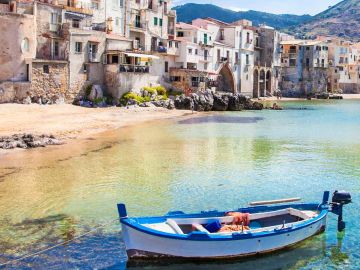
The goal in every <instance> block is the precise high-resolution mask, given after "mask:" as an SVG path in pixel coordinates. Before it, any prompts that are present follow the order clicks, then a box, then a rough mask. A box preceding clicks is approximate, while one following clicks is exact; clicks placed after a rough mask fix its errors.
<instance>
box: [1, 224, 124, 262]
mask: <svg viewBox="0 0 360 270" xmlns="http://www.w3.org/2000/svg"><path fill="white" fill-rule="evenodd" d="M118 220H119V219H118V218H116V219H114V220H111V221H109V222H107V223H104V224H102V225H99V226H97V227H95V228H94V229H92V230H90V231H88V232H86V233H83V234H80V235H79V236H76V237H74V238H72V239H70V240H67V241H64V242H62V243H59V244H56V245H54V246H50V247H47V248H45V249H42V250H39V251H36V252H32V253H28V254H25V255H24V256H22V257H20V258H17V259H14V260H10V261H7V262H5V263H2V264H0V267H2V266H5V265H9V264H13V263H16V262H19V261H22V260H25V259H27V258H31V257H35V256H37V255H40V254H42V253H45V252H47V251H49V250H52V249H54V248H57V247H59V246H62V245H65V244H68V243H71V242H73V241H75V240H77V239H80V238H82V237H84V236H86V235H89V234H91V233H93V232H95V231H97V230H98V229H100V228H103V227H106V226H108V225H110V224H111V223H113V222H115V221H118Z"/></svg>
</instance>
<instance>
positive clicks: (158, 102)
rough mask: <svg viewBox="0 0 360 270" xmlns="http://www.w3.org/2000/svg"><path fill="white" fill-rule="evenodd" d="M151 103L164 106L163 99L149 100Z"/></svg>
mask: <svg viewBox="0 0 360 270" xmlns="http://www.w3.org/2000/svg"><path fill="white" fill-rule="evenodd" d="M151 103H152V104H153V105H154V106H156V107H164V101H163V100H154V101H151Z"/></svg>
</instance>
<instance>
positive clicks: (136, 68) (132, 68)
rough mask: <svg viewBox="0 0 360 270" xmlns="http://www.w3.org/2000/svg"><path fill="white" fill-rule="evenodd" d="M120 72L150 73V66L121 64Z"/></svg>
mask: <svg viewBox="0 0 360 270" xmlns="http://www.w3.org/2000/svg"><path fill="white" fill-rule="evenodd" d="M119 72H126V73H149V66H140V65H129V64H121V65H119Z"/></svg>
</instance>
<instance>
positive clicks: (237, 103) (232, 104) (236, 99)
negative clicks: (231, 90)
mask: <svg viewBox="0 0 360 270" xmlns="http://www.w3.org/2000/svg"><path fill="white" fill-rule="evenodd" d="M244 103H245V102H243V101H242V100H241V98H240V96H239V95H233V96H229V106H228V110H229V111H241V110H243V109H244V108H245V105H244Z"/></svg>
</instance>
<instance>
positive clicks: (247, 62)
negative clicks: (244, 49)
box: [246, 54, 250, 65]
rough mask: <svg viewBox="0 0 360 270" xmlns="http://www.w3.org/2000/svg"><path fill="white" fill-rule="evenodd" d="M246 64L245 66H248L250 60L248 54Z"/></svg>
mask: <svg viewBox="0 0 360 270" xmlns="http://www.w3.org/2000/svg"><path fill="white" fill-rule="evenodd" d="M246 64H247V65H250V59H249V55H248V54H247V55H246Z"/></svg>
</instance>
